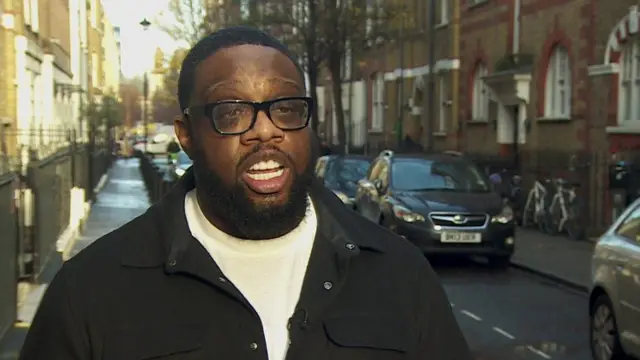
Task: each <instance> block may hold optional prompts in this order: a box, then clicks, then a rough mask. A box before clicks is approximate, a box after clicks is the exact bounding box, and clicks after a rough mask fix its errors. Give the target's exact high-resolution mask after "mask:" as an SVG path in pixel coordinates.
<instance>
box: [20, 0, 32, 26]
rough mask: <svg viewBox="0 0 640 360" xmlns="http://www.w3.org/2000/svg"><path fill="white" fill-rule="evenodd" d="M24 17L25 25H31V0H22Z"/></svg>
mask: <svg viewBox="0 0 640 360" xmlns="http://www.w3.org/2000/svg"><path fill="white" fill-rule="evenodd" d="M22 18H23V20H24V24H25V25H29V26H31V0H24V1H23V2H22Z"/></svg>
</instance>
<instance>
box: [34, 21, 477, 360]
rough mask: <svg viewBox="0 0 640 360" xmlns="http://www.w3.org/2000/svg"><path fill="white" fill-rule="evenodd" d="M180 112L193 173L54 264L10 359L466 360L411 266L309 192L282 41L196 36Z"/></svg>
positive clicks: (419, 268)
mask: <svg viewBox="0 0 640 360" xmlns="http://www.w3.org/2000/svg"><path fill="white" fill-rule="evenodd" d="M179 102H180V106H181V107H182V109H183V111H184V114H185V115H184V117H183V118H181V119H179V120H177V121H176V123H175V128H176V134H177V137H178V140H179V141H180V143H181V145H182V148H183V149H184V151H185V152H186V153H187V154H189V156H190V157H191V158H192V159H193V160H194V165H193V168H192V169H191V170H189V171H188V172H187V173H186V174H185V175H184V176H183V177H182V179H181V180H180V181H179V182H178V184H177V185H176V186H175V187H174V188H173V190H172V191H171V192H170V193H169V194H168V196H167V197H165V198H164V199H163V200H161V201H160V202H159V203H158V204H155V205H154V206H152V207H151V208H150V209H149V210H148V211H147V212H146V213H145V214H144V215H142V216H140V217H139V218H137V219H135V220H133V221H132V222H130V223H129V224H126V225H124V226H123V227H122V228H120V229H118V230H116V231H114V232H113V233H111V234H108V235H106V236H105V237H103V238H101V239H99V240H98V241H97V242H95V243H94V244H93V245H91V246H90V247H88V248H87V249H86V250H84V251H83V252H82V253H80V254H79V255H77V256H76V257H75V258H73V259H72V260H70V261H69V262H67V263H65V265H64V266H63V268H62V270H60V272H59V273H58V275H57V277H56V279H55V281H53V283H52V284H51V286H50V287H49V289H48V291H47V293H46V295H45V296H44V299H43V301H42V304H41V306H40V309H39V311H38V314H37V315H36V318H35V320H34V322H33V324H32V327H31V329H30V332H29V334H28V336H27V340H26V344H25V346H24V349H23V352H22V354H21V359H23V360H32V359H47V360H48V359H56V360H58V359H60V360H63V359H82V360H84V359H105V360H110V359H151V358H153V359H156V358H157V359H185V360H186V359H270V360H283V359H285V357H286V359H289V360H293V359H305V360H314V359H332V360H347V359H349V360H358V359H390V360H391V359H416V360H417V359H430V360H445V359H446V360H470V359H471V356H470V354H469V350H468V347H467V345H466V343H465V340H464V338H463V336H462V334H461V332H460V330H459V328H458V326H457V324H456V321H455V319H454V317H453V315H452V311H451V308H450V305H449V302H448V301H447V298H446V296H445V294H444V291H443V289H442V287H441V285H440V284H439V282H438V279H437V277H436V275H435V274H434V272H433V270H432V269H431V268H430V266H429V264H428V262H427V261H426V260H425V259H424V257H423V256H422V254H420V253H419V252H418V251H417V249H415V248H414V247H412V246H411V245H409V243H407V242H405V241H403V240H402V239H401V238H399V237H398V236H396V235H394V234H392V233H390V232H387V231H385V230H384V229H382V228H380V227H378V226H377V225H375V224H373V223H370V222H368V221H367V220H365V219H363V218H361V217H359V216H358V215H357V214H356V213H354V212H353V211H351V210H349V209H347V208H346V207H344V205H342V203H341V202H340V200H339V199H337V198H336V197H335V196H334V195H333V194H332V193H331V192H330V191H328V190H326V189H324V188H323V187H321V186H320V185H318V184H315V183H314V182H313V180H312V179H313V168H314V161H315V159H316V158H317V151H318V144H317V143H314V144H313V145H311V144H312V139H314V137H312V133H311V132H310V130H309V129H308V127H307V125H308V123H309V119H310V113H311V109H312V106H313V101H312V99H310V98H308V97H306V96H305V89H304V80H303V76H302V71H301V70H300V68H299V67H298V65H296V62H295V61H294V60H293V57H292V55H290V53H289V51H288V50H287V49H286V47H285V46H284V45H283V44H281V43H280V42H278V41H277V40H275V39H273V38H272V37H270V36H268V35H267V34H265V33H262V32H260V31H258V30H255V29H252V28H247V27H236V28H229V29H224V30H220V31H218V32H216V33H214V34H212V35H210V36H208V37H206V38H205V39H203V40H202V41H200V42H199V43H198V44H197V45H195V46H194V48H193V49H191V51H190V52H189V54H188V55H187V57H186V58H185V60H184V62H183V66H182V70H181V73H180V80H179Z"/></svg>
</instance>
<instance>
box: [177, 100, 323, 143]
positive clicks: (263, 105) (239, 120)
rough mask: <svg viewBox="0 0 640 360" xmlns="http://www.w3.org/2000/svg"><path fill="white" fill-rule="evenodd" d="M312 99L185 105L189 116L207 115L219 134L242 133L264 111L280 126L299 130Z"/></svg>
mask: <svg viewBox="0 0 640 360" xmlns="http://www.w3.org/2000/svg"><path fill="white" fill-rule="evenodd" d="M313 105H314V104H313V99H312V98H310V97H305V96H300V97H286V98H278V99H274V100H268V101H263V102H254V101H244V100H225V101H218V102H214V103H210V104H206V105H196V106H191V107H189V108H187V109H185V111H184V114H185V115H188V116H206V117H207V118H209V120H211V124H212V125H213V128H214V130H215V131H216V132H218V133H219V134H221V135H241V134H244V133H246V132H247V131H249V130H251V129H252V128H253V126H254V125H255V124H256V121H257V119H258V112H260V111H264V112H265V113H266V114H267V117H268V118H269V120H271V122H272V123H273V124H274V125H275V126H276V127H277V128H278V129H280V130H285V131H292V130H300V129H303V128H305V127H307V125H309V120H310V119H311V109H312V107H313Z"/></svg>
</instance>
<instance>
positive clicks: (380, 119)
mask: <svg viewBox="0 0 640 360" xmlns="http://www.w3.org/2000/svg"><path fill="white" fill-rule="evenodd" d="M371 88H372V92H373V96H372V99H373V109H372V110H373V111H372V116H371V130H372V131H382V130H383V129H384V103H385V99H384V98H385V81H384V73H383V72H379V73H377V74H376V75H375V76H374V78H373V84H372V87H371Z"/></svg>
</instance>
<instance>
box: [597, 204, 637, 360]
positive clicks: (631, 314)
mask: <svg viewBox="0 0 640 360" xmlns="http://www.w3.org/2000/svg"><path fill="white" fill-rule="evenodd" d="M591 267H592V271H591V290H590V298H589V315H590V318H591V322H590V324H591V325H590V329H589V336H590V340H591V341H590V343H591V353H592V355H593V358H594V359H595V360H616V359H627V358H628V357H629V356H631V357H633V358H634V359H637V358H640V199H639V200H636V201H635V202H633V203H632V204H631V205H630V206H629V207H627V209H626V210H625V211H624V212H623V213H622V215H621V216H619V217H618V219H617V220H616V221H615V222H614V223H613V225H611V227H609V229H608V230H607V231H606V232H605V233H604V235H602V236H601V237H600V239H599V240H598V242H597V243H596V246H595V249H594V252H593V258H592V262H591Z"/></svg>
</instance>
